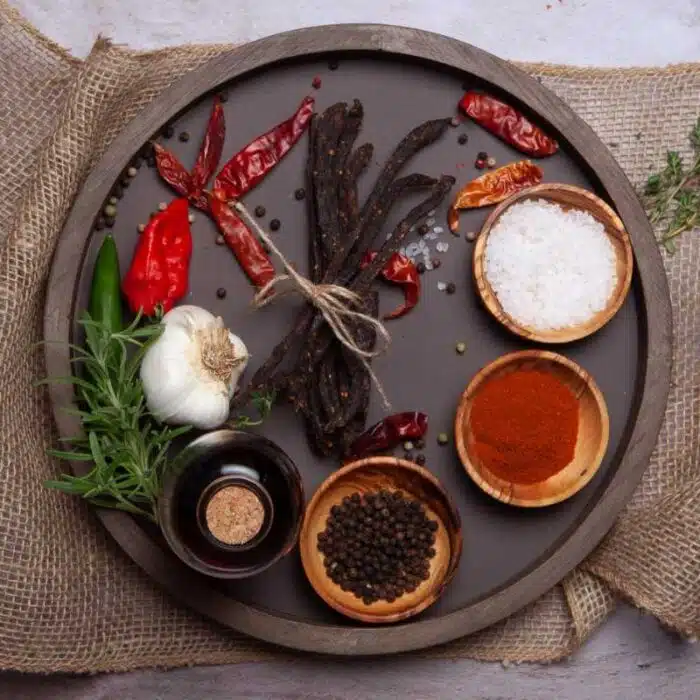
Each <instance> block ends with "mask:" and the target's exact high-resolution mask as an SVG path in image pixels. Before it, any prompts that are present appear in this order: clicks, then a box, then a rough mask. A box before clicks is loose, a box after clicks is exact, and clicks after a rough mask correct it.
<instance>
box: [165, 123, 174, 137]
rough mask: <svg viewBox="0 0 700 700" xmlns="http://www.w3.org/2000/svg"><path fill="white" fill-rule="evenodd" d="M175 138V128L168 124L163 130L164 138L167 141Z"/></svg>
mask: <svg viewBox="0 0 700 700" xmlns="http://www.w3.org/2000/svg"><path fill="white" fill-rule="evenodd" d="M173 136H175V127H174V126H172V124H167V125H166V126H165V127H164V128H163V137H164V138H166V139H171V138H172V137H173Z"/></svg>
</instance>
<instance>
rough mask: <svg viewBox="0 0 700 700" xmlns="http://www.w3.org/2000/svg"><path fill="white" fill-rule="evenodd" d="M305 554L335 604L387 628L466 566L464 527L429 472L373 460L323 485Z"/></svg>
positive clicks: (303, 542) (306, 525)
mask: <svg viewBox="0 0 700 700" xmlns="http://www.w3.org/2000/svg"><path fill="white" fill-rule="evenodd" d="M299 548H300V552H301V560H302V564H303V566H304V571H305V572H306V576H307V578H308V579H309V582H310V583H311V585H312V586H313V588H314V590H315V591H316V593H318V595H319V596H321V598H323V600H324V601H325V602H326V603H328V605H330V606H331V607H333V608H335V610H337V611H338V612H340V613H342V614H343V615H346V616H347V617H351V618H353V619H355V620H361V621H362V622H368V623H377V624H386V623H388V622H398V621H399V620H405V619H407V618H409V617H412V616H413V615H417V614H418V613H420V612H422V611H423V610H425V609H426V608H427V607H428V606H430V605H432V604H433V603H434V602H435V601H436V600H437V599H438V598H439V597H440V595H441V594H442V592H443V591H444V589H445V587H446V586H447V584H448V583H449V582H450V580H451V579H452V577H453V576H454V574H455V572H456V570H457V565H458V564H459V558H460V556H461V554H462V528H461V522H460V518H459V514H458V512H457V509H456V508H455V506H454V504H453V503H452V501H451V499H450V498H449V496H448V495H447V493H446V492H445V490H444V488H443V487H442V485H441V484H440V482H439V481H438V480H437V479H436V478H435V476H433V475H432V474H431V473H430V472H429V471H428V470H427V469H424V468H423V467H420V466H418V465H417V464H414V463H413V462H407V461H405V460H401V459H396V458H394V457H369V458H366V459H361V460H358V461H356V462H352V463H351V464H348V465H346V466H345V467H343V468H342V469H339V470H338V471H337V472H334V473H333V474H332V475H331V476H330V477H328V479H326V481H324V482H323V484H321V486H320V487H319V488H318V490H317V491H316V493H315V494H314V496H313V498H312V499H311V502H310V503H309V505H308V507H307V509H306V513H305V515H304V521H303V523H302V528H301V535H300V538H299Z"/></svg>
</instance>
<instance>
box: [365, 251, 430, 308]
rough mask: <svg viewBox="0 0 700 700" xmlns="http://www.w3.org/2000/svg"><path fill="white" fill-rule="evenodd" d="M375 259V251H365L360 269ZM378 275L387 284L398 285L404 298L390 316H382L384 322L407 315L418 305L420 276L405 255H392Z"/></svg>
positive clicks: (411, 261)
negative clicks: (401, 288)
mask: <svg viewBox="0 0 700 700" xmlns="http://www.w3.org/2000/svg"><path fill="white" fill-rule="evenodd" d="M376 257H377V253H376V252H375V251H367V252H366V253H365V255H364V257H363V259H362V263H361V267H363V268H365V267H367V265H369V264H370V263H371V262H372V261H373V260H374V258H376ZM380 274H381V276H382V277H383V278H384V279H385V280H386V281H387V282H393V283H394V284H400V285H401V286H402V287H403V296H404V303H403V304H402V305H401V306H399V307H398V308H396V309H395V310H394V311H392V312H391V313H390V314H387V315H386V316H384V320H385V321H390V320H391V319H393V318H399V317H400V316H403V315H404V314H407V313H408V312H409V311H410V310H411V309H412V308H413V307H414V306H415V305H416V304H417V303H418V298H419V296H420V276H419V275H418V269H417V268H416V266H415V265H414V263H413V260H411V258H409V257H407V256H405V255H401V253H394V254H393V255H392V256H391V257H390V258H389V260H388V261H387V263H386V265H385V266H384V267H383V268H382V271H381V272H380Z"/></svg>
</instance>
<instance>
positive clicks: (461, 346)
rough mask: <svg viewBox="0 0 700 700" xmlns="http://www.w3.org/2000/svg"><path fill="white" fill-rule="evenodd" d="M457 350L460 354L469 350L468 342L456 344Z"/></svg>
mask: <svg viewBox="0 0 700 700" xmlns="http://www.w3.org/2000/svg"><path fill="white" fill-rule="evenodd" d="M455 350H456V351H457V354H458V355H464V353H465V352H466V351H467V345H466V343H457V345H455Z"/></svg>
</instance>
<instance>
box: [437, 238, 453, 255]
mask: <svg viewBox="0 0 700 700" xmlns="http://www.w3.org/2000/svg"><path fill="white" fill-rule="evenodd" d="M449 247H450V244H449V243H445V242H444V241H440V242H439V243H436V244H435V250H437V251H438V253H446V252H447V250H448V248H449Z"/></svg>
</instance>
